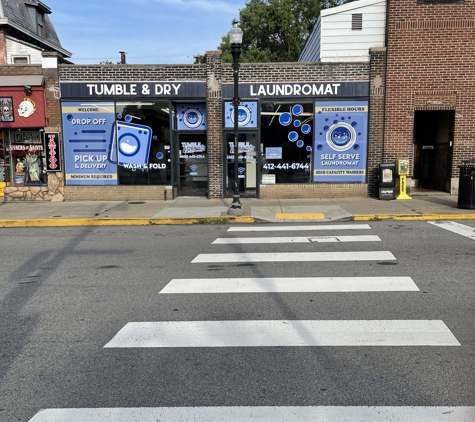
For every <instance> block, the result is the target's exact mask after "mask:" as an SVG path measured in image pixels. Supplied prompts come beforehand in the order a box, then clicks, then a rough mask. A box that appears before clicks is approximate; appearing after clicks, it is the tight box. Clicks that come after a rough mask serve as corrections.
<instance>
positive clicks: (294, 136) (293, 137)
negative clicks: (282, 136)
mask: <svg viewBox="0 0 475 422" xmlns="http://www.w3.org/2000/svg"><path fill="white" fill-rule="evenodd" d="M297 139H299V134H298V133H297V132H295V131H292V132H290V133H289V141H290V142H295V141H296V140H297Z"/></svg>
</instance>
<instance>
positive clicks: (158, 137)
mask: <svg viewBox="0 0 475 422" xmlns="http://www.w3.org/2000/svg"><path fill="white" fill-rule="evenodd" d="M169 115H170V109H169V102H168V101H155V102H146V103H116V116H117V156H118V160H117V162H118V173H119V185H169V184H170V183H171V168H170V167H171V165H170V163H171V150H170V117H169Z"/></svg>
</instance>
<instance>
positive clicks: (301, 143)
mask: <svg viewBox="0 0 475 422" xmlns="http://www.w3.org/2000/svg"><path fill="white" fill-rule="evenodd" d="M304 145H305V143H304V141H298V142H297V146H298V147H299V148H302V147H303V146H304Z"/></svg>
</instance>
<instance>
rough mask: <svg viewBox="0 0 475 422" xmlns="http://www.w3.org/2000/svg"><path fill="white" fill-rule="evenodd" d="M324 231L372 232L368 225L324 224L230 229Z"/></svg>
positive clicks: (234, 228) (235, 229) (235, 228)
mask: <svg viewBox="0 0 475 422" xmlns="http://www.w3.org/2000/svg"><path fill="white" fill-rule="evenodd" d="M323 230H371V227H370V226H369V225H368V224H322V225H311V226H274V225H271V226H259V225H254V226H248V227H230V228H229V229H228V232H273V231H281V232H285V231H289V232H290V231H323Z"/></svg>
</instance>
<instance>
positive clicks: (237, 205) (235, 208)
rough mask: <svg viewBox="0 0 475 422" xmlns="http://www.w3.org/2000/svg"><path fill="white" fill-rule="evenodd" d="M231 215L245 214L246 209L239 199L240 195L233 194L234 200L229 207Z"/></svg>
mask: <svg viewBox="0 0 475 422" xmlns="http://www.w3.org/2000/svg"><path fill="white" fill-rule="evenodd" d="M228 214H229V215H243V214H244V209H243V207H242V204H241V201H239V197H236V196H233V202H232V204H231V205H230V206H229V208H228Z"/></svg>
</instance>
